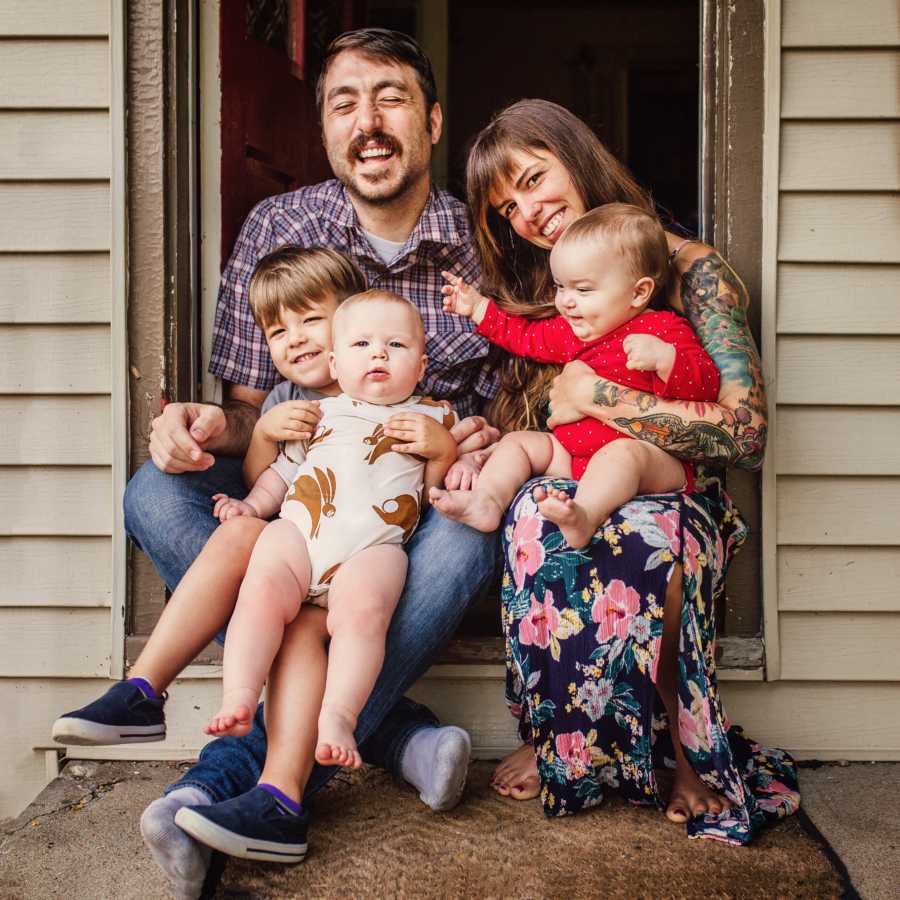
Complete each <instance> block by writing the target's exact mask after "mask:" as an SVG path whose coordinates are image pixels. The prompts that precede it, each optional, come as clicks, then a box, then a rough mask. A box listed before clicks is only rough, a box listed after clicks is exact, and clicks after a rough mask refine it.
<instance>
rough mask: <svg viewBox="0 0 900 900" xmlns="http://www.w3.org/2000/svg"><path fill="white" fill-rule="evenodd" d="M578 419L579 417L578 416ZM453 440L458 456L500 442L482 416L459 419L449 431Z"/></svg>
mask: <svg viewBox="0 0 900 900" xmlns="http://www.w3.org/2000/svg"><path fill="white" fill-rule="evenodd" d="M579 418H580V416H579ZM450 434H451V435H452V436H453V440H455V441H456V443H457V444H459V455H460V456H463V455H464V454H466V453H473V452H474V451H476V450H484V449H485V448H486V447H490V446H491V445H492V444H496V443H497V441H499V440H500V432H499V430H498V429H496V428H494V426H493V425H489V424H488V420H487V419H485V417H484V416H467V417H466V418H465V419H460V420H459V421H458V422H457V423H456V424H455V425H454V426H453V427H452V428H451V429H450Z"/></svg>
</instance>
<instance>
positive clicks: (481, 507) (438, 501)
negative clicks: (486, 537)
mask: <svg viewBox="0 0 900 900" xmlns="http://www.w3.org/2000/svg"><path fill="white" fill-rule="evenodd" d="M428 499H429V501H430V502H431V505H432V506H434V507H437V509H438V510H440V512H441V513H443V514H444V515H445V516H446V517H447V518H448V519H455V520H456V521H457V522H462V523H463V525H468V526H469V527H470V528H474V529H476V530H477V531H484V532H491V531H496V529H497V527H498V526H499V525H500V520H501V519H502V518H503V513H504V511H505V510H503V509H501V508H500V506H499V505H498V504H497V502H496V500H494V499H493V498H492V497H490V496H489V495H488V494H485V493H483V492H482V491H442V490H441V489H440V488H436V487H433V488H431V490H430V491H429V492H428Z"/></svg>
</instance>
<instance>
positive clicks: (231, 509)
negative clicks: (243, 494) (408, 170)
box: [213, 494, 259, 522]
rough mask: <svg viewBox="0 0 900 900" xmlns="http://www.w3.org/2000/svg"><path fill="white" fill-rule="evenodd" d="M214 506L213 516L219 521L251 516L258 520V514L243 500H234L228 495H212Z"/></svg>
mask: <svg viewBox="0 0 900 900" xmlns="http://www.w3.org/2000/svg"><path fill="white" fill-rule="evenodd" d="M213 500H215V501H216V505H215V506H214V507H213V515H214V516H215V517H216V518H217V519H218V520H219V521H220V522H226V521H227V520H228V519H233V518H234V517H235V516H253V517H254V518H259V513H258V512H257V511H256V510H255V509H254V508H253V507H252V506H251V505H250V504H249V503H245V502H244V501H243V500H235V499H234V497H229V496H228V494H213Z"/></svg>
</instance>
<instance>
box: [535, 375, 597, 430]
mask: <svg viewBox="0 0 900 900" xmlns="http://www.w3.org/2000/svg"><path fill="white" fill-rule="evenodd" d="M596 381H597V375H596V373H595V372H594V370H593V369H592V368H591V367H590V366H589V365H588V364H587V363H585V362H582V361H581V360H579V359H576V360H574V361H573V362H570V363H567V364H566V366H565V368H564V369H563V370H562V372H560V373H559V375H557V376H556V378H554V379H553V384H552V385H551V387H550V417H549V418H548V419H547V425H548V427H549V428H556V427H557V426H559V425H568V424H569V423H570V422H577V421H578V420H579V419H583V418H584V417H585V416H586V415H588V410H590V409H591V405H592V403H593V392H594V383H595V382H596Z"/></svg>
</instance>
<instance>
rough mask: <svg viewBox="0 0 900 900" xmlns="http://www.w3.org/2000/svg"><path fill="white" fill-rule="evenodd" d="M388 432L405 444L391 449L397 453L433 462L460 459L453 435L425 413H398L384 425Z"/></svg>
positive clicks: (395, 445) (386, 434)
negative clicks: (432, 460) (408, 454)
mask: <svg viewBox="0 0 900 900" xmlns="http://www.w3.org/2000/svg"><path fill="white" fill-rule="evenodd" d="M384 433H385V436H386V437H392V438H396V439H397V440H398V441H402V443H400V444H394V446H393V447H392V448H391V449H392V450H393V451H394V452H395V453H410V454H413V455H415V456H421V457H424V458H425V459H429V460H431V459H444V460H451V461H452V460H454V459H456V456H457V446H456V441H455V440H453V437H452V435H451V434H450V432H449V431H448V430H447V429H446V428H444V426H443V425H441V423H440V422H438V421H436V420H435V419H432V418H431V416H426V415H425V414H424V413H412V412H411V413H397V414H396V415H394V416H391V417H390V418H389V419H388V420H387V422H385V423H384Z"/></svg>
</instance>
